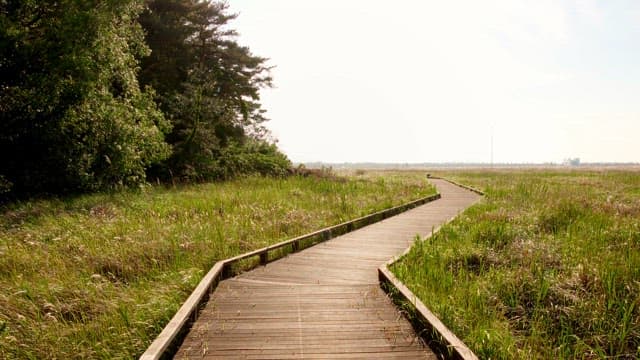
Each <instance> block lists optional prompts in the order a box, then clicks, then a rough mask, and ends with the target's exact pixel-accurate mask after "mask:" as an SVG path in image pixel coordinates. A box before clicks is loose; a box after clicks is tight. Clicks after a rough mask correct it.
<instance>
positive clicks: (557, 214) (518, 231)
mask: <svg viewBox="0 0 640 360" xmlns="http://www.w3.org/2000/svg"><path fill="white" fill-rule="evenodd" d="M443 175H445V176H449V177H450V178H452V179H453V180H456V181H458V182H460V183H464V184H467V185H471V186H474V187H476V188H479V189H483V190H484V191H485V192H486V197H485V199H483V200H482V201H481V202H480V203H479V204H477V205H475V206H473V207H472V208H470V209H468V210H467V211H466V212H464V213H463V214H462V215H461V216H459V217H458V218H457V219H456V220H454V221H453V222H452V223H450V224H449V225H446V226H444V227H443V228H442V229H441V231H440V232H439V233H438V234H436V235H435V236H434V237H432V238H429V239H426V240H425V241H424V242H419V243H417V244H416V245H415V246H414V248H413V249H412V250H411V252H410V253H409V254H408V255H407V256H406V257H405V258H403V259H402V261H400V262H398V263H396V264H395V265H394V266H393V268H392V270H393V272H394V273H395V274H396V275H397V276H398V277H399V278H400V279H401V280H402V281H403V282H405V283H406V284H407V285H408V286H409V288H411V289H412V291H413V292H414V293H415V294H416V295H417V296H418V297H419V298H421V300H422V301H423V302H424V303H425V304H426V305H427V307H429V308H430V309H431V310H432V311H433V312H434V313H435V314H436V315H437V316H438V317H440V319H442V320H443V322H444V323H445V324H446V325H447V326H448V327H449V328H450V329H451V330H452V331H453V332H454V333H456V334H457V335H458V336H459V337H460V338H462V340H463V341H464V342H465V343H466V344H467V345H468V346H469V347H470V348H471V349H472V350H473V351H474V352H476V354H477V355H478V356H479V357H480V358H483V359H575V358H578V359H592V358H616V359H635V358H638V357H640V310H639V306H640V193H639V192H638V189H640V173H638V172H623V171H610V172H597V171H572V172H569V171H567V172H561V171H495V172H487V171H477V172H455V173H449V174H443Z"/></svg>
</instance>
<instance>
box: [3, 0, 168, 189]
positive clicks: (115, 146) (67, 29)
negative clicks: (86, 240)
mask: <svg viewBox="0 0 640 360" xmlns="http://www.w3.org/2000/svg"><path fill="white" fill-rule="evenodd" d="M142 9H143V3H142V0H85V1H75V0H58V1H53V0H45V1H43V0H0V90H1V91H0V152H1V153H2V154H3V156H1V157H0V176H3V177H4V178H5V181H8V182H9V183H12V184H13V186H14V191H18V192H22V191H49V192H61V191H71V190H73V191H75V190H93V189H99V188H107V187H113V186H118V185H130V184H137V183H140V182H142V181H144V179H145V169H146V168H147V167H148V166H149V165H150V164H152V163H154V162H157V161H160V160H162V159H165V158H166V157H167V156H168V155H169V150H170V149H169V147H168V146H167V144H166V143H165V142H164V141H163V131H165V132H167V131H169V129H170V127H169V124H168V123H167V121H166V120H165V119H164V117H163V114H162V113H161V112H160V111H159V109H158V108H157V106H156V104H155V103H154V101H153V92H152V91H150V90H149V91H141V90H140V87H139V85H138V80H137V65H138V61H137V58H139V57H142V56H144V55H146V54H147V53H148V48H147V47H146V46H145V44H144V34H143V32H142V31H141V28H140V26H139V24H138V23H137V21H136V19H137V17H138V14H139V13H140V12H141V11H142Z"/></svg>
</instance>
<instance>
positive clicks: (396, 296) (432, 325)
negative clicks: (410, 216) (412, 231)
mask: <svg viewBox="0 0 640 360" xmlns="http://www.w3.org/2000/svg"><path fill="white" fill-rule="evenodd" d="M429 178H431V179H442V180H445V181H448V182H450V183H451V184H453V185H456V186H458V187H461V188H463V189H467V190H469V191H472V192H474V193H476V194H478V195H482V196H484V192H482V191H480V190H477V189H475V188H472V187H469V186H466V185H462V184H459V183H457V182H455V181H452V180H449V179H445V178H441V177H435V176H429ZM457 217H458V216H457V215H456V216H454V217H452V218H451V219H449V220H447V221H446V222H445V223H444V224H442V225H440V226H438V227H436V228H434V229H433V230H431V233H430V234H429V236H427V237H431V236H433V235H434V234H435V233H437V232H438V231H439V230H440V229H441V228H442V226H443V225H445V224H447V223H449V222H451V221H453V220H454V219H455V218H457ZM411 248H412V246H410V247H408V248H407V249H406V250H405V251H404V252H403V253H402V254H401V255H399V256H395V257H393V258H391V260H389V261H387V262H386V263H384V264H382V265H381V266H380V267H379V268H378V279H379V281H380V286H381V287H382V289H383V290H384V291H386V292H387V293H388V294H389V296H390V297H391V298H392V299H393V301H394V303H395V304H396V305H398V306H400V307H403V308H404V307H405V306H406V305H409V309H404V310H409V311H410V312H411V315H413V316H407V317H408V318H409V319H408V320H409V321H410V322H411V323H412V324H413V325H414V327H415V328H416V333H418V334H419V335H420V337H422V338H424V339H425V340H426V341H427V344H428V345H429V346H430V347H431V348H432V349H434V350H437V351H439V352H440V353H441V355H443V356H445V357H446V358H447V359H456V360H478V357H477V356H476V354H474V353H473V351H471V349H469V347H467V345H465V344H464V343H463V342H462V340H460V339H459V338H458V337H457V336H456V335H455V334H454V333H453V332H452V331H451V330H449V328H447V327H446V326H445V325H444V324H443V323H442V321H440V319H438V317H437V316H435V315H434V314H433V313H432V312H431V310H429V308H427V306H426V305H425V304H424V303H423V302H422V301H420V299H418V297H417V296H416V295H415V294H414V293H413V292H412V291H411V290H409V288H407V287H406V286H405V285H404V283H402V281H400V280H399V279H398V278H397V277H396V276H395V275H394V274H393V273H392V272H391V271H390V270H389V266H391V265H393V264H394V263H396V262H397V261H399V260H400V259H402V258H403V257H404V256H405V255H407V253H409V251H411ZM411 317H414V318H413V319H412V318H411Z"/></svg>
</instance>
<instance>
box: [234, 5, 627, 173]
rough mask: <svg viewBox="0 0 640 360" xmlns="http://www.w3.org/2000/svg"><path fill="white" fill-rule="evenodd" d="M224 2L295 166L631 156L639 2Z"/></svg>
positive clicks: (274, 127) (272, 125)
mask: <svg viewBox="0 0 640 360" xmlns="http://www.w3.org/2000/svg"><path fill="white" fill-rule="evenodd" d="M229 5H230V10H231V11H232V12H236V13H239V17H238V18H237V19H236V20H235V21H234V22H233V23H232V26H231V27H232V28H234V29H236V30H237V31H238V32H239V33H240V37H239V39H238V40H239V42H240V43H241V44H243V45H245V46H248V47H249V48H250V49H251V50H252V52H253V53H254V54H256V55H259V56H263V57H267V58H269V59H270V60H269V64H270V65H272V66H275V68H274V69H273V71H272V74H273V77H274V80H275V88H273V89H265V90H263V91H262V93H261V94H262V104H263V106H264V108H265V109H266V110H267V116H268V117H269V118H270V119H271V121H269V123H268V124H267V127H268V128H269V129H271V131H272V132H273V134H274V136H275V137H276V138H277V139H278V140H279V147H280V148H281V149H282V150H283V151H284V152H285V153H286V154H287V155H288V156H289V157H290V158H291V160H293V161H295V162H310V161H323V162H364V161H371V162H399V163H415V162H487V163H488V162H490V160H491V134H492V129H493V147H494V155H493V160H494V162H496V163H498V162H518V163H522V162H535V163H541V162H556V163H557V162H561V161H562V160H563V159H565V158H568V157H579V158H581V160H582V161H583V162H600V161H611V162H613V161H616V162H640V1H637V0H628V1H621V0H612V1H595V0H566V1H560V0H482V1H477V0H469V1H461V0H454V1H452V0H446V1H445V0H437V1H418V0H415V1H408V0H406V1H403V0H396V1H377V0H322V1H311V0H231V1H229Z"/></svg>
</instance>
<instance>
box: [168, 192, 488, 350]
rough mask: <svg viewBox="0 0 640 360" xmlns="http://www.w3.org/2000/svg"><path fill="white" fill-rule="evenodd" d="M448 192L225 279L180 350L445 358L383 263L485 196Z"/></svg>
mask: <svg viewBox="0 0 640 360" xmlns="http://www.w3.org/2000/svg"><path fill="white" fill-rule="evenodd" d="M431 181H432V182H433V183H434V184H435V185H436V187H437V188H438V191H439V192H440V194H441V195H442V198H441V199H440V200H436V201H433V202H430V203H427V204H425V205H422V206H419V207H417V208H415V209H412V210H409V211H407V212H405V213H402V214H400V215H397V216H394V217H391V218H389V219H386V220H383V221H381V222H378V223H375V224H372V225H369V226H366V227H364V228H361V229H359V230H356V231H353V232H351V233H348V234H345V235H342V236H339V237H336V238H334V239H332V240H329V241H326V242H323V243H320V244H318V245H316V246H313V247H311V248H308V249H306V250H303V251H300V252H298V253H294V254H291V255H289V256H287V257H285V258H283V259H280V260H278V261H275V262H272V263H270V264H268V265H266V266H263V267H259V268H257V269H254V270H252V271H249V272H246V273H243V274H241V275H239V276H236V277H234V278H231V279H227V280H224V281H222V282H220V284H219V285H218V287H217V289H216V290H215V292H214V293H213V294H212V295H211V299H210V300H209V302H208V303H207V305H206V307H205V308H204V309H203V310H202V312H201V313H200V316H199V318H198V320H197V321H196V322H195V323H194V324H193V327H192V328H191V330H190V332H189V333H188V335H187V336H186V338H185V340H184V342H183V344H182V346H181V347H180V349H179V350H178V352H177V354H176V358H177V359H223V358H224V359H228V358H237V359H316V358H318V359H319V358H322V359H326V358H334V359H356V358H368V359H382V358H384V359H416V358H427V359H436V356H435V354H433V352H432V351H431V350H430V349H429V348H427V347H425V346H424V345H423V344H422V342H421V341H420V340H419V339H418V338H417V337H416V334H415V333H414V331H413V329H412V328H411V325H410V324H409V322H408V321H407V320H406V319H405V318H404V317H403V316H402V315H401V314H400V313H399V312H398V310H397V309H396V307H395V306H394V305H393V303H392V302H391V300H390V299H389V298H388V297H387V296H386V295H385V293H384V292H383V291H382V290H381V289H380V286H379V284H378V274H377V268H378V267H379V266H380V265H381V264H382V263H384V262H385V261H387V260H389V259H390V258H392V257H393V256H396V255H399V254H401V253H402V252H403V251H404V250H405V249H406V248H408V247H409V246H411V243H412V242H413V241H414V240H415V238H416V235H418V234H419V235H421V236H426V235H428V234H429V233H430V232H431V231H432V230H433V229H434V228H435V227H437V226H438V225H441V224H442V223H444V222H446V221H447V220H449V219H450V218H452V217H454V216H456V215H457V214H458V213H459V212H461V211H462V210H464V209H465V208H467V207H468V206H470V205H471V204H472V203H474V202H475V201H476V200H478V199H479V197H480V196H479V195H477V194H475V193H473V192H470V191H468V190H465V189H462V188H460V187H457V186H455V185H453V184H451V183H449V182H447V181H445V180H439V179H432V180H431Z"/></svg>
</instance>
